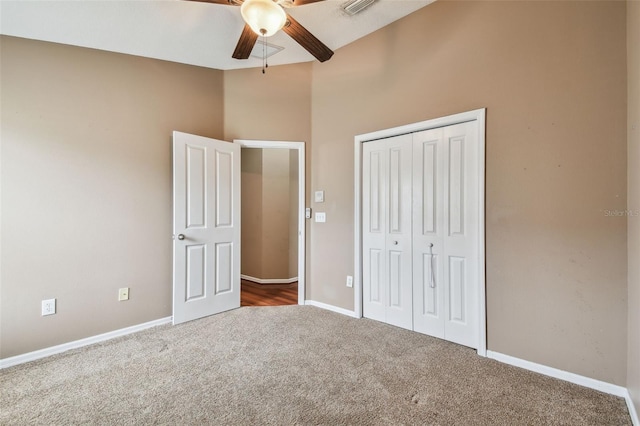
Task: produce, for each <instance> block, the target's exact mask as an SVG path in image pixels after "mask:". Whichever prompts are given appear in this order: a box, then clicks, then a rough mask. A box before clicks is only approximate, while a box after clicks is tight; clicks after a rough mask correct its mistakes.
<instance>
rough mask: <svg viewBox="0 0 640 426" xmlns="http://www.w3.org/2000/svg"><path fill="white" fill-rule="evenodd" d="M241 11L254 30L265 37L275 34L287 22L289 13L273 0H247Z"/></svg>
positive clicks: (243, 17)
mask: <svg viewBox="0 0 640 426" xmlns="http://www.w3.org/2000/svg"><path fill="white" fill-rule="evenodd" d="M240 13H241V14H242V19H244V21H245V22H246V23H247V24H248V25H249V26H250V27H251V29H252V30H253V32H255V33H256V34H258V35H261V36H264V37H270V36H272V35H274V34H275V33H277V32H278V31H279V30H280V29H281V28H282V27H284V24H285V23H286V22H287V14H286V13H285V12H284V10H283V9H282V7H280V6H278V4H277V3H275V2H273V1H272V0H245V1H244V2H243V3H242V6H241V7H240Z"/></svg>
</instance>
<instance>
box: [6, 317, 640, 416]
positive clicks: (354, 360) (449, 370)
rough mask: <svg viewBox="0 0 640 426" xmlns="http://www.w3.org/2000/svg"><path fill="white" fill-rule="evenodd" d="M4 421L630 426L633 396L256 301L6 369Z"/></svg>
mask: <svg viewBox="0 0 640 426" xmlns="http://www.w3.org/2000/svg"><path fill="white" fill-rule="evenodd" d="M0 391H1V403H0V410H1V411H0V424H2V425H27V424H29V425H31V424H47V425H66V424H91V425H139V424H145V425H146V424H170V425H189V424H215V425H225V424H228V425H262V424H264V425H269V424H273V425H281V424H284V425H287V424H302V425H305V424H308V425H345V424H351V425H395V424H404V425H629V424H631V420H630V418H629V414H628V412H627V409H626V405H625V402H624V400H623V399H622V398H617V397H613V396H610V395H606V394H603V393H599V392H596V391H593V390H590V389H586V388H583V387H580V386H577V385H573V384H569V383H566V382H562V381H560V380H556V379H552V378H548V377H545V376H542V375H539V374H535V373H531V372H528V371H525V370H521V369H518V368H515V367H510V366H508V365H504V364H500V363H498V362H496V361H492V360H489V359H485V358H480V357H478V356H477V355H476V354H475V351H473V350H471V349H468V348H464V347H461V346H457V345H454V344H450V343H447V342H443V341H441V340H438V339H435V338H431V337H428V336H424V335H422V334H418V333H413V332H410V331H406V330H402V329H399V328H395V327H392V326H388V325H385V324H381V323H378V322H375V321H370V320H366V319H362V320H356V319H353V318H349V317H346V316H343V315H339V314H336V313H333V312H328V311H324V310H321V309H318V308H314V307H309V306H281V307H245V308H240V309H237V310H234V311H231V312H227V313H224V314H220V315H216V316H213V317H209V318H206V319H202V320H198V321H193V322H191V323H187V324H183V325H179V326H175V327H174V326H171V325H166V326H161V327H157V328H154V329H151V330H147V331H143V332H140V333H137V334H134V335H130V336H126V337H122V338H119V339H115V340H111V341H109V342H105V343H102V344H97V345H93V346H90V347H86V348H82V349H78V350H73V351H69V352H66V353H64V354H60V355H56V356H53V357H50V358H47V359H43V360H40V361H35V362H33V363H30V364H25V365H21V366H16V367H12V368H9V369H6V370H3V371H1V372H0Z"/></svg>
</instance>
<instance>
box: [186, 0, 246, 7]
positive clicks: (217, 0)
mask: <svg viewBox="0 0 640 426" xmlns="http://www.w3.org/2000/svg"><path fill="white" fill-rule="evenodd" d="M184 1H196V2H199V3H213V4H226V5H227V6H229V5H231V6H239V5H240V4H242V0H184Z"/></svg>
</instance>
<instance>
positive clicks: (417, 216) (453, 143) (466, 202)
mask: <svg viewBox="0 0 640 426" xmlns="http://www.w3.org/2000/svg"><path fill="white" fill-rule="evenodd" d="M476 126H477V122H475V121H472V122H468V123H462V124H456V125H453V126H448V127H441V128H438V129H432V130H427V131H424V132H419V133H415V134H414V135H413V241H412V243H413V246H412V252H413V327H414V330H415V331H419V332H421V333H425V334H429V335H431V336H436V337H440V338H443V339H446V340H449V341H452V342H455V343H459V344H462V345H465V346H470V347H473V348H477V347H478V339H479V335H478V297H479V294H478V286H479V277H478V272H477V271H478V262H479V259H478V255H479V253H478V238H479V233H478V213H477V212H478V193H479V190H478V182H479V179H478V161H477V156H478V143H477V140H476V139H477V137H476V135H477V131H476Z"/></svg>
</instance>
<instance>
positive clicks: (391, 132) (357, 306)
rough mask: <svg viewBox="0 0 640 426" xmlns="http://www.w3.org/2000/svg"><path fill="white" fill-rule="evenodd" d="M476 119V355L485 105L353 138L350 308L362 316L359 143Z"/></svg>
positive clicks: (482, 274) (482, 279)
mask: <svg viewBox="0 0 640 426" xmlns="http://www.w3.org/2000/svg"><path fill="white" fill-rule="evenodd" d="M469 121H477V122H478V135H477V137H478V175H479V180H478V186H477V188H478V257H479V261H478V284H479V287H480V288H479V289H478V290H479V291H478V328H479V329H478V349H477V352H478V355H480V356H484V357H486V356H487V313H486V266H485V262H486V256H485V143H486V142H485V127H486V108H481V109H476V110H472V111H467V112H462V113H459V114H453V115H448V116H445V117H439V118H434V119H431V120H426V121H421V122H418V123H412V124H407V125H404V126H398V127H393V128H391V129H384V130H379V131H375V132H371V133H365V134H362V135H357V136H356V137H355V138H354V173H355V176H354V177H355V178H354V181H355V187H354V196H355V206H354V225H355V226H354V229H355V232H354V233H355V236H354V249H355V251H354V286H353V287H354V309H353V310H354V312H355V317H356V318H362V144H363V143H365V142H370V141H374V140H377V139H384V138H389V137H393V136H399V135H403V134H407V133H415V132H420V131H423V130H429V129H435V128H438V127H445V126H451V125H454V124H460V123H466V122H469Z"/></svg>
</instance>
